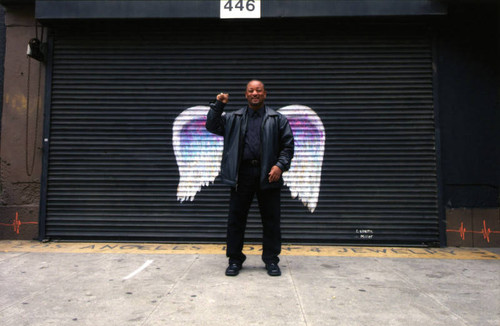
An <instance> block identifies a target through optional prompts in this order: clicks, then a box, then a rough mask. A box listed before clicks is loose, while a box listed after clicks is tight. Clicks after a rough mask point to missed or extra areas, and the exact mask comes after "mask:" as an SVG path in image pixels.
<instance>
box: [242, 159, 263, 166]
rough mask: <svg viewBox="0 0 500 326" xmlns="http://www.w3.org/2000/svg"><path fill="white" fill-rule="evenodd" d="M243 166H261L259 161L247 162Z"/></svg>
mask: <svg viewBox="0 0 500 326" xmlns="http://www.w3.org/2000/svg"><path fill="white" fill-rule="evenodd" d="M242 164H243V165H246V166H260V161H259V160H245V161H243V162H242Z"/></svg>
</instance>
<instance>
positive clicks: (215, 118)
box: [205, 101, 294, 189]
mask: <svg viewBox="0 0 500 326" xmlns="http://www.w3.org/2000/svg"><path fill="white" fill-rule="evenodd" d="M224 106H225V104H224V103H222V102H220V101H216V102H214V103H211V104H210V110H209V111H208V114H207V122H206V124H205V127H206V128H207V130H208V131H210V132H211V133H214V134H216V135H219V136H224V151H223V154H222V162H221V173H220V176H221V179H222V182H224V183H225V184H227V185H229V186H231V187H236V186H237V184H238V170H239V166H240V163H241V157H242V155H243V144H244V141H245V133H246V128H247V114H246V112H247V108H246V107H245V108H242V109H240V110H238V111H235V112H230V113H227V114H226V115H222V112H223V111H224ZM260 135H261V136H260V137H261V142H260V144H261V145H260V147H261V165H260V169H261V170H260V186H261V189H266V188H279V187H280V186H281V185H282V184H283V178H280V181H279V182H273V183H269V180H268V174H269V172H270V171H271V168H272V167H273V165H276V166H278V167H279V168H280V169H281V171H283V172H285V171H288V169H289V168H290V163H291V161H292V158H293V150H294V141H293V134H292V129H291V128H290V124H289V123H288V120H287V118H286V117H285V116H283V115H282V114H280V113H278V112H276V111H274V110H271V109H270V108H268V107H267V106H266V107H265V113H264V116H263V117H262V129H261V133H260Z"/></svg>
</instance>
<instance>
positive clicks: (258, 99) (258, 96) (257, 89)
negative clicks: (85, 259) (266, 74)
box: [245, 80, 267, 109]
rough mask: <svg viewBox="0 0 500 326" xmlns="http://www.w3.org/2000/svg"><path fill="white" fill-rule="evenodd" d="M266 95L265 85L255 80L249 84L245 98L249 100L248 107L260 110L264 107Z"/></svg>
mask: <svg viewBox="0 0 500 326" xmlns="http://www.w3.org/2000/svg"><path fill="white" fill-rule="evenodd" d="M266 95H267V93H266V90H265V89H264V85H263V84H262V83H261V82H260V81H257V80H253V81H251V82H249V83H248V85H247V90H246V92H245V97H246V98H247V100H248V105H249V106H250V107H251V108H252V109H260V108H261V107H262V106H263V105H264V100H265V99H266Z"/></svg>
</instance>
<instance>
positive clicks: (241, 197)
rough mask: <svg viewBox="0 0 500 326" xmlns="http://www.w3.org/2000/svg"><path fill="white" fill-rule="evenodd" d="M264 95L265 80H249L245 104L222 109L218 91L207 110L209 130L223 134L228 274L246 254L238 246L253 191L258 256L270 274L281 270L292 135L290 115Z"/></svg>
mask: <svg viewBox="0 0 500 326" xmlns="http://www.w3.org/2000/svg"><path fill="white" fill-rule="evenodd" d="M266 96H267V93H266V90H265V88H264V84H263V83H262V82H260V81H258V80H251V81H250V82H249V83H248V84H247V88H246V92H245V97H246V99H247V100H248V106H247V107H245V108H242V109H240V110H238V111H235V112H231V113H227V114H226V115H222V112H223V111H224V107H225V105H226V104H227V103H228V101H229V95H228V94H225V93H220V94H218V95H217V100H216V101H215V102H214V103H211V105H210V110H209V112H208V114H207V122H206V128H207V130H208V131H210V132H212V133H214V134H217V135H220V136H224V151H223V155H222V163H221V173H220V176H221V179H222V182H224V183H225V184H227V185H229V186H231V197H230V202H229V217H228V224H227V249H226V255H227V257H228V258H229V266H228V267H227V269H226V275H227V276H236V275H238V273H239V271H240V269H241V268H242V267H243V262H244V261H245V259H246V256H245V255H244V254H243V252H242V249H243V242H244V236H245V228H246V223H247V216H248V211H249V209H250V204H251V203H252V199H253V197H254V195H255V194H256V195H257V199H258V201H259V210H260V215H261V219H262V226H263V230H264V234H263V239H262V247H263V252H262V260H263V261H264V263H265V265H266V269H267V273H268V274H269V275H271V276H280V275H281V271H280V268H279V266H278V262H279V258H278V255H279V254H280V252H281V228H280V210H281V207H280V193H281V185H282V184H283V179H282V177H281V174H282V173H283V172H285V171H287V170H288V169H289V168H290V163H291V160H292V157H293V150H294V141H293V134H292V130H291V128H290V125H289V123H288V120H287V119H286V117H284V116H283V115H281V114H280V113H278V112H276V111H274V110H271V109H270V108H269V107H267V106H266V105H265V104H264V100H265V99H266Z"/></svg>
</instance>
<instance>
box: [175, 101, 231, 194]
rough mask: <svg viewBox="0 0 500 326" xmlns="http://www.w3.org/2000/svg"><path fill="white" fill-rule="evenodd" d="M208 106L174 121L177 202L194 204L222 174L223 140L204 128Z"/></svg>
mask: <svg viewBox="0 0 500 326" xmlns="http://www.w3.org/2000/svg"><path fill="white" fill-rule="evenodd" d="M209 109H210V108H209V107H208V106H195V107H191V108H188V109H186V110H184V111H182V113H181V114H179V115H178V116H177V118H175V121H174V126H173V128H172V132H173V137H172V143H173V147H174V153H175V159H176V160H177V166H178V168H179V176H180V178H179V185H178V186H177V200H179V201H181V202H183V201H185V200H190V201H192V200H193V199H194V197H195V196H196V194H197V193H198V191H200V190H201V187H202V186H208V185H209V184H210V183H213V182H214V180H215V178H216V177H217V175H218V174H219V171H220V162H221V159H222V150H223V146H224V143H223V142H224V140H223V137H221V136H217V135H214V134H212V133H210V132H208V131H207V130H206V129H205V121H206V119H207V112H208V110H209Z"/></svg>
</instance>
